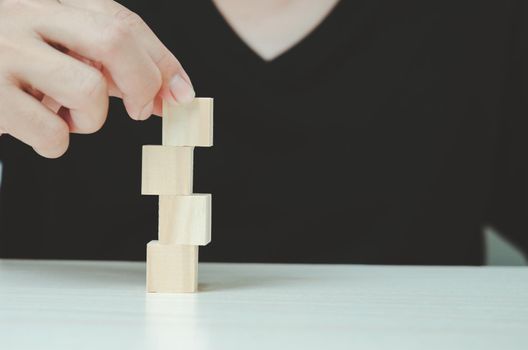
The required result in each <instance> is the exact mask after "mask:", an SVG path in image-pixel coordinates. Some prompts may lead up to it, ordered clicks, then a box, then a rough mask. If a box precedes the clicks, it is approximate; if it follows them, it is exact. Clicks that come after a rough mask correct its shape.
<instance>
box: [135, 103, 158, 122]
mask: <svg viewBox="0 0 528 350" xmlns="http://www.w3.org/2000/svg"><path fill="white" fill-rule="evenodd" d="M153 109H154V101H150V102H149V104H147V105H146V106H145V108H143V110H142V111H141V113H139V118H138V120H145V119H148V117H150V116H151V115H152V111H153Z"/></svg>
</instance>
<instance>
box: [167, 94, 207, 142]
mask: <svg viewBox="0 0 528 350" xmlns="http://www.w3.org/2000/svg"><path fill="white" fill-rule="evenodd" d="M162 143H163V145H165V146H190V147H195V146H196V147H211V146H212V145H213V99H212V98H205V97H199V98H195V99H194V100H193V101H192V102H191V103H188V104H174V103H169V102H166V101H163V137H162Z"/></svg>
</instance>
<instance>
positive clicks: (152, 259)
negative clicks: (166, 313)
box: [147, 241, 198, 293]
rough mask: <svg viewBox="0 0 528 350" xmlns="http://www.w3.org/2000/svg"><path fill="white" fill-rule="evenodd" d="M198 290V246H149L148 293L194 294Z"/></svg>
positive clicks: (157, 244) (154, 244)
mask: <svg viewBox="0 0 528 350" xmlns="http://www.w3.org/2000/svg"><path fill="white" fill-rule="evenodd" d="M197 288H198V246H195V245H164V244H160V243H159V241H150V242H149V243H148V244H147V291H148V292H150V293H192V292H196V290H197Z"/></svg>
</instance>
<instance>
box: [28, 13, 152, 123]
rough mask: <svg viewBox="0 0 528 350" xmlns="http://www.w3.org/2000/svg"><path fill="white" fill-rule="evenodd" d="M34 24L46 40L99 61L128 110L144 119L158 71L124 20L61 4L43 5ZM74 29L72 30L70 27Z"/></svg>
mask: <svg viewBox="0 0 528 350" xmlns="http://www.w3.org/2000/svg"><path fill="white" fill-rule="evenodd" d="M43 15H45V16H44V17H47V18H46V19H45V20H42V21H40V22H39V23H37V24H36V28H37V32H38V34H39V35H40V36H42V37H43V38H44V39H45V40H46V41H51V42H56V43H59V44H61V45H63V46H64V47H66V48H68V49H69V50H72V51H74V52H76V53H78V54H80V55H81V56H83V57H86V58H88V59H90V60H93V61H96V62H100V63H101V64H102V65H103V66H104V68H105V69H106V70H107V71H108V72H109V74H110V76H111V78H112V80H113V81H114V82H115V84H116V86H117V87H118V89H119V90H120V92H121V93H122V95H123V101H124V104H125V107H126V108H127V111H128V113H129V114H130V116H131V117H133V118H135V119H144V118H145V117H146V116H148V115H150V114H151V112H152V102H153V100H154V98H155V97H156V95H157V93H158V91H159V90H160V87H161V73H160V71H159V69H158V67H157V66H156V65H155V64H154V62H153V61H152V59H151V58H150V56H149V55H148V54H147V52H146V51H145V49H144V48H143V47H142V46H141V45H140V44H139V42H138V41H137V40H136V39H135V38H134V36H133V32H132V31H131V29H130V27H129V26H128V24H127V23H125V21H123V20H121V19H119V18H116V17H114V18H112V17H110V16H107V15H104V14H100V13H95V12H90V11H86V10H79V9H76V8H73V7H68V6H62V5H60V4H57V5H52V6H48V7H46V9H45V10H44V13H43ZM73 29H75V30H73Z"/></svg>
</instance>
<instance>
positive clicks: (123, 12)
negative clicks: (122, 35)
mask: <svg viewBox="0 0 528 350" xmlns="http://www.w3.org/2000/svg"><path fill="white" fill-rule="evenodd" d="M62 2H63V3H65V4H67V5H70V6H74V7H78V8H84V9H89V10H92V11H97V12H102V13H109V14H111V15H112V16H114V17H119V18H121V20H122V21H124V22H126V23H128V24H129V26H130V27H131V28H132V30H133V32H134V34H135V37H136V38H137V39H138V40H139V42H140V43H141V45H142V46H143V47H144V48H145V49H146V51H147V53H148V54H149V56H150V57H151V58H152V60H153V61H154V63H155V64H156V65H157V66H158V68H159V70H160V72H161V76H162V81H163V84H162V88H161V90H160V93H159V94H158V99H157V101H156V103H155V105H156V106H161V98H164V99H167V100H169V101H170V100H175V101H176V102H182V103H186V102H190V101H191V100H192V99H193V98H194V96H195V92H194V88H193V86H192V82H191V79H190V78H189V75H188V74H187V73H186V72H185V70H184V69H183V67H182V65H181V64H180V62H179V61H178V60H177V59H176V57H174V55H173V54H172V53H171V52H170V51H169V50H168V49H167V47H165V45H163V43H162V42H161V41H160V40H159V38H158V37H157V36H156V34H154V32H153V31H152V30H151V29H150V27H149V26H148V25H147V24H146V23H145V22H144V21H143V20H142V19H141V17H140V16H138V15H137V14H135V13H134V12H132V11H130V10H129V9H127V8H126V7H125V6H123V5H121V4H119V3H117V2H115V1H108V0H99V1H79V0H63V1H62ZM154 113H156V114H161V108H159V107H155V108H154Z"/></svg>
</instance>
